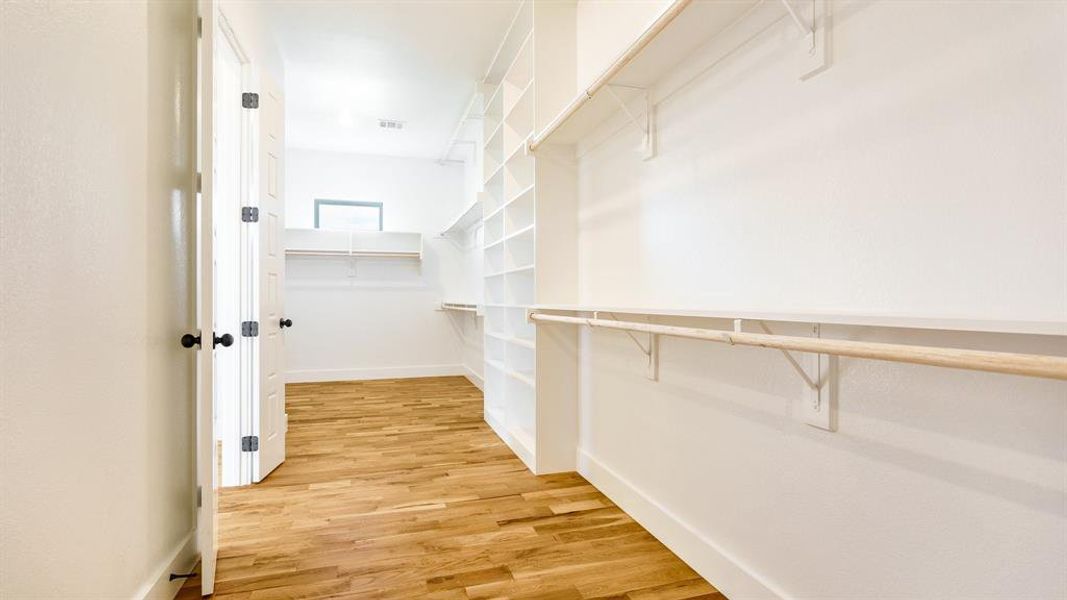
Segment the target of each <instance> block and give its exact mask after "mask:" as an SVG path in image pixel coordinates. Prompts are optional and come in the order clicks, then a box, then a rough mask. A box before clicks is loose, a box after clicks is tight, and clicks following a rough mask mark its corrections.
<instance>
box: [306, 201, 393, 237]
mask: <svg viewBox="0 0 1067 600" xmlns="http://www.w3.org/2000/svg"><path fill="white" fill-rule="evenodd" d="M320 206H358V207H363V208H377V209H378V231H385V227H384V223H385V207H384V206H383V205H382V203H381V202H370V201H367V200H332V199H329V198H315V229H321V227H319V207H320ZM353 231H360V230H353ZM362 231H374V230H373V229H370V230H362Z"/></svg>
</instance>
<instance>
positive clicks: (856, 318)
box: [530, 304, 1067, 336]
mask: <svg viewBox="0 0 1067 600" xmlns="http://www.w3.org/2000/svg"><path fill="white" fill-rule="evenodd" d="M530 310H535V311H536V310H542V311H561V312H582V313H591V312H602V313H616V314H625V315H648V316H664V317H694V318H704V319H729V320H732V319H745V320H751V321H780V322H792V323H820V324H823V325H848V326H855V327H889V328H897V329H927V330H941V331H972V332H980V333H1015V334H1025V335H1055V336H1067V321H1026V320H1010V319H1004V320H1002V319H978V318H966V317H926V316H916V315H892V314H882V315H878V314H861V313H831V312H777V311H751V310H731V309H725V308H657V307H633V306H594V305H579V304H534V305H532V306H530Z"/></svg>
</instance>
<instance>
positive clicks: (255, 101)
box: [241, 92, 259, 108]
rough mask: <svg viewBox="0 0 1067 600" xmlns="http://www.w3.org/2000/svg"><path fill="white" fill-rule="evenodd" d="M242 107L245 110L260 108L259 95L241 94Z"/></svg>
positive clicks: (252, 93) (251, 93)
mask: <svg viewBox="0 0 1067 600" xmlns="http://www.w3.org/2000/svg"><path fill="white" fill-rule="evenodd" d="M241 106H243V107H245V108H259V94H256V93H254V92H245V93H243V94H241Z"/></svg>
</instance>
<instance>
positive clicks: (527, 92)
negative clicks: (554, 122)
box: [504, 79, 533, 123]
mask: <svg viewBox="0 0 1067 600" xmlns="http://www.w3.org/2000/svg"><path fill="white" fill-rule="evenodd" d="M532 102H533V80H532V79H531V80H530V82H529V83H527V84H526V87H524V88H522V91H521V92H519V94H518V96H516V97H515V102H514V103H512V105H511V106H509V107H507V110H505V111H504V120H505V121H509V120H510V119H511V117H512V116H514V115H518V114H519V112H518V111H519V110H520V109H523V108H525V109H528V110H529V113H530V114H528V115H526V117H525V118H526V119H528V120H529V121H530V122H531V123H532V122H533V114H532V113H533V105H532V104H528V103H532Z"/></svg>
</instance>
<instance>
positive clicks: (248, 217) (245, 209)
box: [241, 206, 259, 223]
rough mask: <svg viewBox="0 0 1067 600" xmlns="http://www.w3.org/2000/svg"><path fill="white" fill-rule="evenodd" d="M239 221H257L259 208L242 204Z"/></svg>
mask: <svg viewBox="0 0 1067 600" xmlns="http://www.w3.org/2000/svg"><path fill="white" fill-rule="evenodd" d="M241 221H243V222H245V223H259V208H257V207H255V206H242V207H241Z"/></svg>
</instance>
